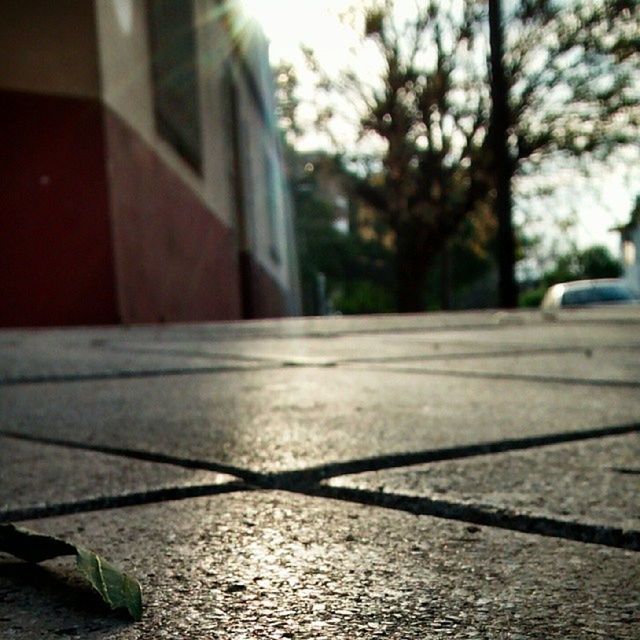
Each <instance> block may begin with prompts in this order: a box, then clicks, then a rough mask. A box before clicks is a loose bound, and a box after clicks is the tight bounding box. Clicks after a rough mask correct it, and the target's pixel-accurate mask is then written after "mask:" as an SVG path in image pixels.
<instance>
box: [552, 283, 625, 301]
mask: <svg viewBox="0 0 640 640" xmlns="http://www.w3.org/2000/svg"><path fill="white" fill-rule="evenodd" d="M626 300H633V296H632V295H631V292H630V291H629V290H628V289H626V288H625V287H622V286H619V285H614V284H612V285H603V286H591V287H585V288H582V289H570V290H569V291H565V292H564V294H563V295H562V304H563V305H566V306H574V305H581V304H596V303H598V302H624V301H626Z"/></svg>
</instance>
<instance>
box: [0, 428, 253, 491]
mask: <svg viewBox="0 0 640 640" xmlns="http://www.w3.org/2000/svg"><path fill="white" fill-rule="evenodd" d="M0 437H4V438H10V439H13V440H22V441H25V442H32V443H35V444H44V445H51V446H54V447H64V448H67V449H79V450H81V451H93V452H95V453H104V454H107V455H113V456H119V457H121V458H130V459H132V460H144V461H145V462H155V463H159V464H169V465H173V466H176V467H182V468H184V469H201V470H204V471H215V472H217V473H225V474H227V475H231V476H235V477H236V478H240V479H241V480H244V481H246V482H253V483H255V482H260V480H261V479H262V478H263V477H264V474H261V473H256V472H253V471H250V470H248V469H243V468H241V467H236V466H234V465H227V464H223V463H220V462H209V461H206V460H194V459H193V458H182V457H179V456H171V455H168V454H165V453H156V452H153V451H144V450H142V449H128V448H126V447H111V446H108V445H100V444H90V443H84V442H77V441H75V440H65V439H62V438H47V437H44V436H37V435H31V434H26V433H19V432H17V431H5V430H0Z"/></svg>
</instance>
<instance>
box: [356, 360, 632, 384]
mask: <svg viewBox="0 0 640 640" xmlns="http://www.w3.org/2000/svg"><path fill="white" fill-rule="evenodd" d="M354 368H358V369H365V367H364V365H361V366H357V367H354ZM373 369H374V368H369V369H368V370H373ZM375 370H376V371H389V372H392V373H407V374H418V375H428V376H448V377H452V378H473V379H480V380H506V381H511V382H536V383H541V384H567V385H584V386H589V387H623V388H629V389H637V388H638V387H640V380H611V379H605V378H591V379H589V378H570V377H563V376H542V375H533V374H526V373H496V372H494V371H464V370H452V369H431V368H429V369H407V368H404V367H381V366H378V367H375Z"/></svg>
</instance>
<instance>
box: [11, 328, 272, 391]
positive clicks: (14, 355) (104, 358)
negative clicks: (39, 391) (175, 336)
mask: <svg viewBox="0 0 640 640" xmlns="http://www.w3.org/2000/svg"><path fill="white" fill-rule="evenodd" d="M122 331H123V330H119V331H118V330H116V329H112V330H110V331H108V330H103V332H104V333H105V334H106V335H107V336H109V335H111V336H113V335H122ZM101 335H102V334H100V333H98V337H94V332H89V331H87V330H75V329H70V330H66V331H62V330H58V331H33V332H28V331H26V332H24V333H18V332H4V333H2V332H0V384H2V383H3V382H7V381H16V380H20V379H28V378H32V377H37V378H43V377H45V378H46V377H60V376H63V377H64V376H92V375H114V376H115V375H118V374H123V375H130V374H132V373H135V372H145V371H150V372H160V371H164V370H176V369H187V370H188V369H194V370H197V369H202V368H210V369H211V368H215V367H220V368H230V367H233V368H240V367H242V368H246V367H249V366H251V365H254V366H255V365H257V364H259V363H257V362H251V361H248V360H246V361H242V362H241V361H238V360H237V359H233V360H229V359H225V358H216V359H215V360H212V359H211V358H210V357H209V358H207V357H199V356H198V355H197V354H196V355H193V354H191V355H184V354H183V355H181V354H175V353H164V352H163V351H161V350H156V351H148V352H136V351H127V350H121V351H115V350H112V349H109V348H108V342H107V339H106V338H104V337H101ZM148 335H149V336H150V338H149V339H153V335H154V333H153V331H152V330H148Z"/></svg>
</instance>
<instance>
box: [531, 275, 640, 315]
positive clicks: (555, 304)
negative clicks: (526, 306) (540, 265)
mask: <svg viewBox="0 0 640 640" xmlns="http://www.w3.org/2000/svg"><path fill="white" fill-rule="evenodd" d="M639 303H640V300H639V299H638V297H637V296H636V295H635V294H634V292H633V291H632V290H631V288H630V287H629V286H628V285H627V284H626V282H625V281H624V280H620V279H618V278H602V279H599V280H576V281H574V282H560V283H558V284H554V285H553V286H551V287H549V289H548V290H547V292H546V293H545V294H544V298H543V299H542V302H541V304H540V307H541V308H542V309H544V310H551V309H560V308H566V307H585V306H587V307H593V306H601V305H612V304H639Z"/></svg>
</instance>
